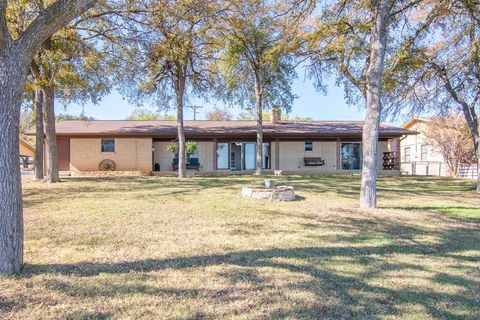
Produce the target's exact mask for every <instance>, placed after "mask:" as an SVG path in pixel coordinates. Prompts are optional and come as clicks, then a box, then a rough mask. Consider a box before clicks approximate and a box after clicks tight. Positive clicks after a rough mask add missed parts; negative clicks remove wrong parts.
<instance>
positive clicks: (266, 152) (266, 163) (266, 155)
mask: <svg viewBox="0 0 480 320" xmlns="http://www.w3.org/2000/svg"><path fill="white" fill-rule="evenodd" d="M262 167H263V169H270V143H264V144H263V159H262Z"/></svg>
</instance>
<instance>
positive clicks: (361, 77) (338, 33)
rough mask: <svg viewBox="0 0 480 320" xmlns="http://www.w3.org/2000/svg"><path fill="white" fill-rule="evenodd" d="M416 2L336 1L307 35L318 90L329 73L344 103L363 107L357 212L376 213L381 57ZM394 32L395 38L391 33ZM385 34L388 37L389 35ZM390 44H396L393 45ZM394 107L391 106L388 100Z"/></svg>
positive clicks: (383, 101)
mask: <svg viewBox="0 0 480 320" xmlns="http://www.w3.org/2000/svg"><path fill="white" fill-rule="evenodd" d="M420 2H421V1H420V0H369V1H363V0H348V1H347V0H338V1H333V2H332V3H330V4H329V5H327V6H326V7H325V8H324V9H323V10H322V13H321V15H320V17H319V19H318V20H317V22H316V24H314V25H315V30H314V31H313V32H312V33H310V34H309V37H310V46H309V48H308V51H309V52H310V53H312V58H313V61H314V62H313V65H312V67H313V68H312V74H314V75H315V76H317V79H318V80H320V81H319V83H318V84H319V87H322V81H323V76H324V75H325V74H326V73H328V72H331V71H332V69H333V70H334V71H335V72H336V73H337V74H338V75H339V79H338V82H342V83H343V84H344V85H345V89H346V97H347V100H348V102H349V103H352V104H358V103H360V104H365V105H366V117H365V122H364V125H363V133H362V150H363V160H362V182H361V190H360V207H362V208H374V207H376V202H377V195H376V186H377V167H378V164H377V159H378V157H377V153H378V137H379V128H380V119H381V117H382V115H383V109H384V107H385V104H386V103H387V102H389V101H390V100H388V99H387V96H388V95H386V94H385V81H384V79H383V78H384V74H385V71H384V69H385V55H386V52H387V49H391V50H392V51H395V50H396V48H395V46H394V45H392V44H393V43H396V38H401V37H402V32H401V31H400V29H401V27H400V26H402V25H405V23H406V21H407V19H406V18H405V17H406V16H407V13H408V11H409V10H411V9H412V8H414V7H415V6H417V5H418V4H419V3H420ZM392 30H395V31H396V32H391V31H392ZM389 32H390V34H389ZM394 39H395V41H393V40H394ZM391 101H393V100H391Z"/></svg>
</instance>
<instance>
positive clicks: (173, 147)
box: [167, 141, 198, 154]
mask: <svg viewBox="0 0 480 320" xmlns="http://www.w3.org/2000/svg"><path fill="white" fill-rule="evenodd" d="M197 150H198V142H196V141H187V142H185V152H186V153H187V154H192V153H195V152H196V151H197ZM167 151H169V152H172V153H177V152H178V142H171V143H169V144H168V145H167Z"/></svg>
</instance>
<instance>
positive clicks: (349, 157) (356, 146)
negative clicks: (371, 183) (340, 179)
mask: <svg viewBox="0 0 480 320" xmlns="http://www.w3.org/2000/svg"><path fill="white" fill-rule="evenodd" d="M340 156H341V161H340V162H341V166H342V170H360V169H361V168H362V144H361V143H357V142H349V143H342V146H341V155H340Z"/></svg>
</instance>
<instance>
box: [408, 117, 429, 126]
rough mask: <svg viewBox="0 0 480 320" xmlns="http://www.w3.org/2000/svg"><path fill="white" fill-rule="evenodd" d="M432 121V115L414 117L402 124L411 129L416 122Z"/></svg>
mask: <svg viewBox="0 0 480 320" xmlns="http://www.w3.org/2000/svg"><path fill="white" fill-rule="evenodd" d="M430 121H432V118H431V117H413V118H412V119H410V120H408V121H407V122H405V123H404V124H402V128H403V129H410V128H411V127H412V126H413V125H414V124H415V123H417V122H424V123H426V122H430Z"/></svg>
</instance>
